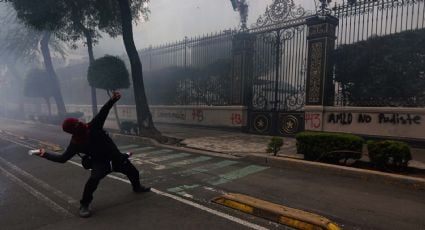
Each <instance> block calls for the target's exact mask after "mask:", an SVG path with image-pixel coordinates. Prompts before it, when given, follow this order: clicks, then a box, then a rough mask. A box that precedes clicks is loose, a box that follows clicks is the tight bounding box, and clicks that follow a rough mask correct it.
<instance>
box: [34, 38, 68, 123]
mask: <svg viewBox="0 0 425 230" xmlns="http://www.w3.org/2000/svg"><path fill="white" fill-rule="evenodd" d="M51 35H52V34H51V32H50V31H45V32H44V33H43V38H42V39H41V41H40V46H41V53H42V54H43V60H44V66H45V68H46V72H47V75H48V76H49V77H50V80H51V81H52V82H53V85H54V87H53V98H54V99H55V101H56V106H57V108H58V114H59V115H64V114H65V113H66V108H65V103H64V102H63V98H62V92H61V90H60V86H59V81H58V77H57V75H56V72H55V69H54V68H53V64H52V58H51V56H50V50H49V40H50V36H51Z"/></svg>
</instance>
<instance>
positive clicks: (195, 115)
mask: <svg viewBox="0 0 425 230" xmlns="http://www.w3.org/2000/svg"><path fill="white" fill-rule="evenodd" d="M192 120H197V121H203V120H204V111H202V109H194V110H192Z"/></svg>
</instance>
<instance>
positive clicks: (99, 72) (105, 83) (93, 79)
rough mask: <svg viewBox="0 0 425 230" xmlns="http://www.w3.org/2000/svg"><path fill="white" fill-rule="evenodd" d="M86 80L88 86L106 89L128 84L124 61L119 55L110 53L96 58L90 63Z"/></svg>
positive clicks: (118, 87)
mask: <svg viewBox="0 0 425 230" xmlns="http://www.w3.org/2000/svg"><path fill="white" fill-rule="evenodd" d="M88 80H89V84H90V86H92V87H95V88H98V89H104V90H108V91H110V90H117V89H124V88H128V87H129V86H130V79H129V73H128V70H127V68H126V66H125V64H124V62H123V61H122V60H121V59H120V58H119V57H115V56H110V55H106V56H104V57H102V58H99V59H96V60H95V61H94V62H93V63H92V64H91V65H90V67H89V70H88Z"/></svg>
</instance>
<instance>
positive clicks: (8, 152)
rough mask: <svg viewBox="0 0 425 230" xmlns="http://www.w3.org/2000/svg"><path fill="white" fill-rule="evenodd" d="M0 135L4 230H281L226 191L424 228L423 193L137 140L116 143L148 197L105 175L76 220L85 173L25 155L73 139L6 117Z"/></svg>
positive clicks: (354, 220) (353, 222)
mask: <svg viewBox="0 0 425 230" xmlns="http://www.w3.org/2000/svg"><path fill="white" fill-rule="evenodd" d="M0 130H1V131H2V132H0V223H1V226H2V227H0V228H1V229H75V228H81V229H89V228H90V229H122V228H125V229H142V228H143V229H249V228H257V229H261V228H266V229H286V227H284V226H282V225H278V224H276V223H273V222H270V221H267V220H263V219H261V218H257V217H254V216H250V215H247V214H243V213H240V212H238V211H236V210H232V209H229V208H226V207H223V206H220V205H217V204H214V203H212V202H210V200H211V199H212V198H214V197H217V196H219V195H221V194H223V193H227V192H235V193H242V194H247V195H250V196H253V197H256V198H260V199H264V200H268V201H271V202H274V203H277V204H282V205H286V206H289V207H292V208H297V209H302V210H305V211H310V212H314V213H317V214H319V215H322V216H325V217H327V218H329V219H331V220H333V221H335V222H336V223H337V224H338V225H339V226H341V227H342V228H343V229H425V218H424V211H425V199H424V197H425V191H423V190H414V189H408V188H405V187H400V186H396V185H392V184H387V183H384V182H382V183H380V182H376V181H367V180H362V179H358V178H349V177H346V176H341V175H336V174H335V173H330V172H327V171H326V170H325V169H323V171H321V172H311V171H308V170H304V169H303V168H299V167H297V168H295V167H289V166H288V167H286V168H270V167H268V166H264V165H260V164H253V163H251V162H248V161H244V160H243V159H242V158H234V157H223V156H215V155H202V154H199V153H196V151H195V152H193V151H191V150H184V151H182V150H175V149H167V148H164V147H157V146H150V145H146V144H143V143H137V142H134V141H132V142H125V141H121V142H117V144H118V146H119V147H120V148H121V149H122V151H127V150H132V151H134V152H135V154H134V156H133V157H132V162H133V163H134V164H135V165H136V167H138V168H139V169H140V171H141V181H142V183H143V184H145V185H148V186H152V187H153V188H154V189H153V192H151V193H148V194H133V193H132V192H131V187H130V185H129V184H128V182H126V181H125V178H124V177H122V175H120V174H115V173H114V174H111V176H112V177H108V178H105V179H104V180H103V181H102V182H101V184H100V185H99V188H98V190H97V191H96V193H95V194H94V197H95V199H94V201H93V203H92V209H93V211H94V215H93V216H92V217H91V218H88V219H82V218H79V217H78V206H79V204H78V200H79V199H80V195H81V192H82V189H83V186H84V184H85V181H86V179H87V177H88V175H89V171H87V170H84V169H82V168H81V167H80V166H79V165H78V163H79V159H78V157H77V158H75V159H73V160H72V161H71V162H68V163H66V164H57V163H53V162H49V161H47V160H45V159H41V158H38V157H34V156H28V154H27V151H28V149H29V147H35V146H37V145H39V144H40V143H44V142H49V143H52V144H58V145H60V146H64V147H65V146H66V145H67V143H68V141H69V135H67V134H66V133H63V132H62V131H61V129H60V128H59V127H56V126H48V125H40V124H32V123H26V122H20V121H12V120H4V119H0ZM3 227H5V228H3Z"/></svg>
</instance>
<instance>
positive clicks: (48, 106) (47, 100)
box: [44, 97, 52, 117]
mask: <svg viewBox="0 0 425 230" xmlns="http://www.w3.org/2000/svg"><path fill="white" fill-rule="evenodd" d="M44 100H45V101H46V105H47V112H48V113H49V117H51V116H52V107H51V106H50V98H49V97H45V98H44Z"/></svg>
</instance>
